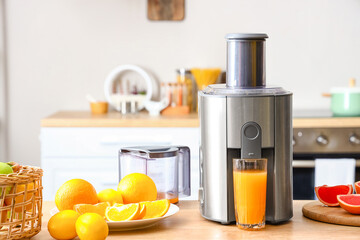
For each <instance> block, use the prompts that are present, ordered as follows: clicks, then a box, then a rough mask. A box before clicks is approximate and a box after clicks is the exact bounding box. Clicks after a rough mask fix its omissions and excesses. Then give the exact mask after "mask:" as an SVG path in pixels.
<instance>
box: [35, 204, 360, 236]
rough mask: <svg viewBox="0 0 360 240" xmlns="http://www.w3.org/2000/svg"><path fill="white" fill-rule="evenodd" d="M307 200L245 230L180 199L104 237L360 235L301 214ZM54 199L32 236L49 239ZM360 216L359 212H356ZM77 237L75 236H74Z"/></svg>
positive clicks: (355, 229)
mask: <svg viewBox="0 0 360 240" xmlns="http://www.w3.org/2000/svg"><path fill="white" fill-rule="evenodd" d="M308 202H309V201H294V217H293V218H292V219H291V220H290V221H288V222H286V223H284V224H280V225H266V227H265V229H263V230H260V231H245V230H240V229H238V228H237V227H236V226H235V225H222V224H220V223H216V222H212V221H209V220H206V219H204V218H203V217H202V216H201V215H200V211H199V203H198V202H197V201H181V202H180V203H179V204H178V206H179V207H180V211H179V212H178V213H177V214H176V215H174V216H172V217H169V218H167V219H164V220H162V221H160V222H159V223H158V224H156V225H155V226H153V227H150V228H147V229H142V230H134V231H127V232H110V234H109V236H108V238H107V239H139V240H140V239H160V240H161V239H186V240H190V239H224V240H226V239H359V238H360V228H359V227H349V226H341V225H333V224H327V223H322V222H317V221H313V220H310V219H308V218H305V217H304V216H303V215H302V211H301V210H302V206H303V205H305V204H306V203H308ZM54 206H55V204H54V202H44V204H43V214H44V215H43V223H42V231H41V232H40V233H39V234H38V235H36V236H35V237H33V238H32V239H34V240H36V239H52V238H51V236H50V234H49V232H48V231H47V223H48V220H49V217H50V215H49V211H50V209H52V208H53V207H54ZM359 217H360V216H359ZM77 239H78V238H77Z"/></svg>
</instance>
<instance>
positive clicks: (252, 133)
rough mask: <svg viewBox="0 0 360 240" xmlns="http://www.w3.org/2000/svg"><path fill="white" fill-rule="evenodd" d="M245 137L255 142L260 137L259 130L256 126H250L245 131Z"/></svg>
mask: <svg viewBox="0 0 360 240" xmlns="http://www.w3.org/2000/svg"><path fill="white" fill-rule="evenodd" d="M244 136H245V137H247V138H248V139H250V140H253V139H255V138H257V137H258V136H259V129H258V128H257V127H256V126H254V125H252V124H249V125H247V126H246V127H245V129H244Z"/></svg>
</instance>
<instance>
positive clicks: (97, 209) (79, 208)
mask: <svg viewBox="0 0 360 240" xmlns="http://www.w3.org/2000/svg"><path fill="white" fill-rule="evenodd" d="M107 207H110V203H109V202H102V203H97V204H76V205H74V210H75V211H76V212H78V213H80V214H84V213H97V214H99V215H101V216H103V217H105V210H106V208H107Z"/></svg>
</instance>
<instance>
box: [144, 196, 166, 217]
mask: <svg viewBox="0 0 360 240" xmlns="http://www.w3.org/2000/svg"><path fill="white" fill-rule="evenodd" d="M144 205H145V206H146V209H145V216H144V217H143V219H147V218H157V217H162V216H164V215H165V214H166V213H167V211H168V210H169V208H170V201H169V200H168V199H162V200H157V201H151V202H144Z"/></svg>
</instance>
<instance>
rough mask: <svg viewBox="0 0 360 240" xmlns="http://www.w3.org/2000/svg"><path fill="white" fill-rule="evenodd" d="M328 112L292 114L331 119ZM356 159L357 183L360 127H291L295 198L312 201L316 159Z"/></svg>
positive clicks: (359, 170)
mask: <svg viewBox="0 0 360 240" xmlns="http://www.w3.org/2000/svg"><path fill="white" fill-rule="evenodd" d="M332 117H333V116H332V114H331V112H330V111H327V110H312V111H309V110H300V111H294V118H332ZM319 158H326V159H340V158H354V159H356V170H355V181H359V180H360V127H350V128H347V127H331V128H329V127H324V128H322V127H306V128H297V127H294V128H293V179H294V181H293V182H294V188H293V189H294V199H314V198H315V194H314V183H315V181H314V179H315V159H319Z"/></svg>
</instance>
